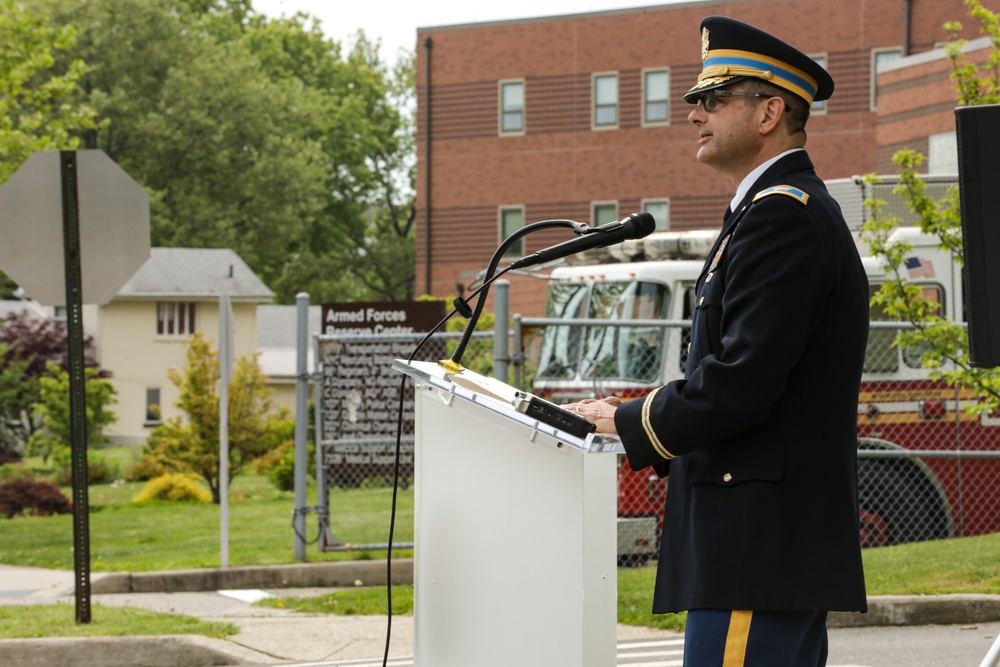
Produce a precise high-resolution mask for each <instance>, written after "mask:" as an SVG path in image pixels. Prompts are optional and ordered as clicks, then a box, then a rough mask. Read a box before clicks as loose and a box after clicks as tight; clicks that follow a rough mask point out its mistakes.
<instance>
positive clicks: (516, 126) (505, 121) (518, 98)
mask: <svg viewBox="0 0 1000 667" xmlns="http://www.w3.org/2000/svg"><path fill="white" fill-rule="evenodd" d="M500 134H524V81H523V80H517V81H501V82H500Z"/></svg>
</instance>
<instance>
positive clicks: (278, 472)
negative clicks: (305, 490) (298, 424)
mask: <svg viewBox="0 0 1000 667" xmlns="http://www.w3.org/2000/svg"><path fill="white" fill-rule="evenodd" d="M307 448H308V455H307V461H308V466H309V467H308V470H307V472H306V477H307V479H315V477H316V448H315V446H314V445H313V443H311V442H310V443H308V445H307ZM254 465H255V467H256V468H257V472H259V473H261V474H266V475H267V479H268V480H269V481H270V482H271V484H273V485H274V487H275V488H276V489H278V490H280V491H292V490H294V489H295V442H294V441H293V440H288V441H286V442H284V443H282V444H281V445H278V446H277V447H276V448H274V449H272V450H271V451H270V452H268V453H267V454H265V455H264V456H262V457H260V458H259V459H257V460H256V461H255V462H254Z"/></svg>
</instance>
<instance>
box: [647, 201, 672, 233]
mask: <svg viewBox="0 0 1000 667" xmlns="http://www.w3.org/2000/svg"><path fill="white" fill-rule="evenodd" d="M642 210H643V211H645V212H646V213H649V214H650V215H652V216H653V220H655V221H656V228H655V229H654V230H653V231H656V232H665V231H668V230H669V229H670V200H669V199H645V200H643V202H642Z"/></svg>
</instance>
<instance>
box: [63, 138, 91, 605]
mask: <svg viewBox="0 0 1000 667" xmlns="http://www.w3.org/2000/svg"><path fill="white" fill-rule="evenodd" d="M59 155H60V172H61V175H62V204H63V254H64V257H65V269H66V341H67V346H68V348H69V350H68V351H69V414H70V440H71V442H70V445H71V452H72V470H73V567H74V572H75V577H76V622H77V623H90V507H89V501H88V498H87V386H86V375H85V373H84V364H83V296H82V290H83V285H82V281H81V270H80V207H79V203H80V200H79V196H78V192H77V180H76V174H77V162H76V151H61V152H60V154H59Z"/></svg>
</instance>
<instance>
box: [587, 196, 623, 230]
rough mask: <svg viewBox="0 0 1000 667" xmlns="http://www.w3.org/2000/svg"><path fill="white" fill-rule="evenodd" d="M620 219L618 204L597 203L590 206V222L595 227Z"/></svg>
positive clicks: (613, 202)
mask: <svg viewBox="0 0 1000 667" xmlns="http://www.w3.org/2000/svg"><path fill="white" fill-rule="evenodd" d="M617 219H618V202H615V201H596V202H594V203H593V204H591V205H590V220H591V224H592V225H594V226H595V227H596V226H598V225H605V224H607V223H609V222H614V221H615V220H617Z"/></svg>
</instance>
